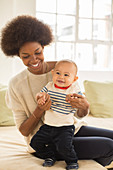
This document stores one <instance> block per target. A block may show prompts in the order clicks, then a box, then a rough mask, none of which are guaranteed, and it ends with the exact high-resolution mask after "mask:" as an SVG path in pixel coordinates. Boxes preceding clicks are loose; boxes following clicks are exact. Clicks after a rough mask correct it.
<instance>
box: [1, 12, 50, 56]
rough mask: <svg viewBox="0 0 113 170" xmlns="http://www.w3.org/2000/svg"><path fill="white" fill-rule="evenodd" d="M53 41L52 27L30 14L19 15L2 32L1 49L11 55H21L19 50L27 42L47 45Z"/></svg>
mask: <svg viewBox="0 0 113 170" xmlns="http://www.w3.org/2000/svg"><path fill="white" fill-rule="evenodd" d="M52 41H53V35H52V30H51V28H50V27H49V26H48V25H47V24H44V23H43V22H41V21H39V20H38V19H37V18H35V17H32V16H29V15H22V16H17V17H16V18H14V19H13V20H12V21H10V22H8V23H7V25H6V26H5V27H4V28H3V29H2V32H1V49H2V50H3V52H4V53H5V55H7V56H10V57H13V56H14V55H17V56H19V50H20V48H21V47H22V45H23V44H24V43H26V42H38V43H40V44H41V45H42V46H46V45H49V44H50V43H51V42H52Z"/></svg>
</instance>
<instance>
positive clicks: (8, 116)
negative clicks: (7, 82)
mask: <svg viewBox="0 0 113 170" xmlns="http://www.w3.org/2000/svg"><path fill="white" fill-rule="evenodd" d="M6 90H7V86H4V85H1V84H0V126H13V125H15V123H14V120H13V113H12V111H11V110H10V109H9V108H8V107H7V106H6V103H5V93H6Z"/></svg>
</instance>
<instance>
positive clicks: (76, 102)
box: [66, 93, 89, 117]
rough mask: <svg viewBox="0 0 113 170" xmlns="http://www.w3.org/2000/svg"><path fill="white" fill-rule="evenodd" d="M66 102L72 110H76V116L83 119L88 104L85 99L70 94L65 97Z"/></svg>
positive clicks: (87, 109)
mask: <svg viewBox="0 0 113 170" xmlns="http://www.w3.org/2000/svg"><path fill="white" fill-rule="evenodd" d="M66 101H67V102H69V103H70V104H71V106H72V107H73V108H77V109H78V111H77V115H78V116H79V117H84V116H86V115H87V114H88V113H89V103H88V101H87V99H86V98H85V97H84V96H82V95H79V94H76V93H74V94H70V95H67V96H66Z"/></svg>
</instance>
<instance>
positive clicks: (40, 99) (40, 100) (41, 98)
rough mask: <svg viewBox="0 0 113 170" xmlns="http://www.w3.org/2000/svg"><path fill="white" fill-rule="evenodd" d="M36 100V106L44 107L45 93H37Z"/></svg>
mask: <svg viewBox="0 0 113 170" xmlns="http://www.w3.org/2000/svg"><path fill="white" fill-rule="evenodd" d="M36 100H37V103H38V105H44V104H45V102H46V93H45V92H40V93H37V95H36Z"/></svg>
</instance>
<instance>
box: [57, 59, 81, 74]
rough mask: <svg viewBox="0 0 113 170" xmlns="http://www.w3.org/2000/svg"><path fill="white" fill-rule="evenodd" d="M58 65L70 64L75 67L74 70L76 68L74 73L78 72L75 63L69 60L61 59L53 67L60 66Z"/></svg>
mask: <svg viewBox="0 0 113 170" xmlns="http://www.w3.org/2000/svg"><path fill="white" fill-rule="evenodd" d="M60 63H72V64H73V65H74V66H75V68H76V72H77V71H78V67H77V65H76V63H75V62H74V61H72V60H70V59H63V60H60V61H58V62H57V63H56V64H55V67H56V66H57V65H58V64H60Z"/></svg>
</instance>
